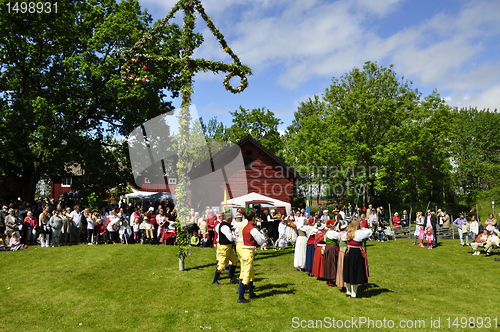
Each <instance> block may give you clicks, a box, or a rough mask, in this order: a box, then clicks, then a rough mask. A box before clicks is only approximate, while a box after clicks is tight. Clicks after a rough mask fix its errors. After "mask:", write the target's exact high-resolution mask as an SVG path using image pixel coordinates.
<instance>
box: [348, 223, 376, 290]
mask: <svg viewBox="0 0 500 332" xmlns="http://www.w3.org/2000/svg"><path fill="white" fill-rule="evenodd" d="M371 235H372V230H371V229H369V228H361V227H360V225H359V219H353V220H352V221H351V224H350V225H349V226H348V227H347V233H345V234H344V235H343V236H342V240H345V241H347V252H346V254H345V258H344V281H345V283H346V295H347V296H350V297H351V298H356V297H357V291H358V285H359V284H364V283H367V282H368V275H369V273H368V257H367V256H366V251H365V248H364V247H363V240H364V239H367V238H369V237H370V236H371Z"/></svg>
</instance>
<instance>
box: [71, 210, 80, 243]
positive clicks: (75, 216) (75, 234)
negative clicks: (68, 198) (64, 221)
mask: <svg viewBox="0 0 500 332" xmlns="http://www.w3.org/2000/svg"><path fill="white" fill-rule="evenodd" d="M69 216H70V217H71V223H72V224H71V229H70V242H71V243H78V241H79V239H80V234H81V232H82V218H83V216H82V212H81V211H80V206H79V205H75V206H74V207H73V211H71V213H70V215H69Z"/></svg>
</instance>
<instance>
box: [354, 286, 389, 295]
mask: <svg viewBox="0 0 500 332" xmlns="http://www.w3.org/2000/svg"><path fill="white" fill-rule="evenodd" d="M392 292H393V291H392V290H390V289H387V288H380V286H379V285H377V284H372V283H367V284H363V285H360V286H359V290H358V293H359V294H360V296H361V297H373V296H377V295H380V294H382V293H392Z"/></svg>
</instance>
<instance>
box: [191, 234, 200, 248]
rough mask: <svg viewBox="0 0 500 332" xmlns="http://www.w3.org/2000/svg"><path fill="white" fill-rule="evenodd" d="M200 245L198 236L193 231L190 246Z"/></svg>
mask: <svg viewBox="0 0 500 332" xmlns="http://www.w3.org/2000/svg"><path fill="white" fill-rule="evenodd" d="M199 245H200V237H199V236H198V232H193V235H192V236H191V246H193V247H198V246H199Z"/></svg>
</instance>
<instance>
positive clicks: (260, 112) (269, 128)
mask: <svg viewBox="0 0 500 332" xmlns="http://www.w3.org/2000/svg"><path fill="white" fill-rule="evenodd" d="M230 114H231V115H232V116H233V119H232V123H233V124H232V125H231V126H230V127H229V128H227V129H226V138H227V139H228V141H230V142H232V143H237V142H238V141H239V140H241V139H242V138H243V137H245V136H247V135H248V134H250V135H252V137H253V138H255V139H256V140H258V141H259V142H260V143H261V144H262V145H263V146H265V147H266V148H267V149H269V150H270V151H272V152H273V153H275V154H277V155H281V151H282V149H283V142H282V140H281V136H280V133H279V131H278V126H279V125H280V124H281V123H282V121H281V120H280V119H278V118H276V116H275V115H274V113H273V112H271V111H270V110H268V109H265V108H254V109H252V110H248V109H245V108H243V107H241V106H240V109H239V110H236V111H234V112H230Z"/></svg>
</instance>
